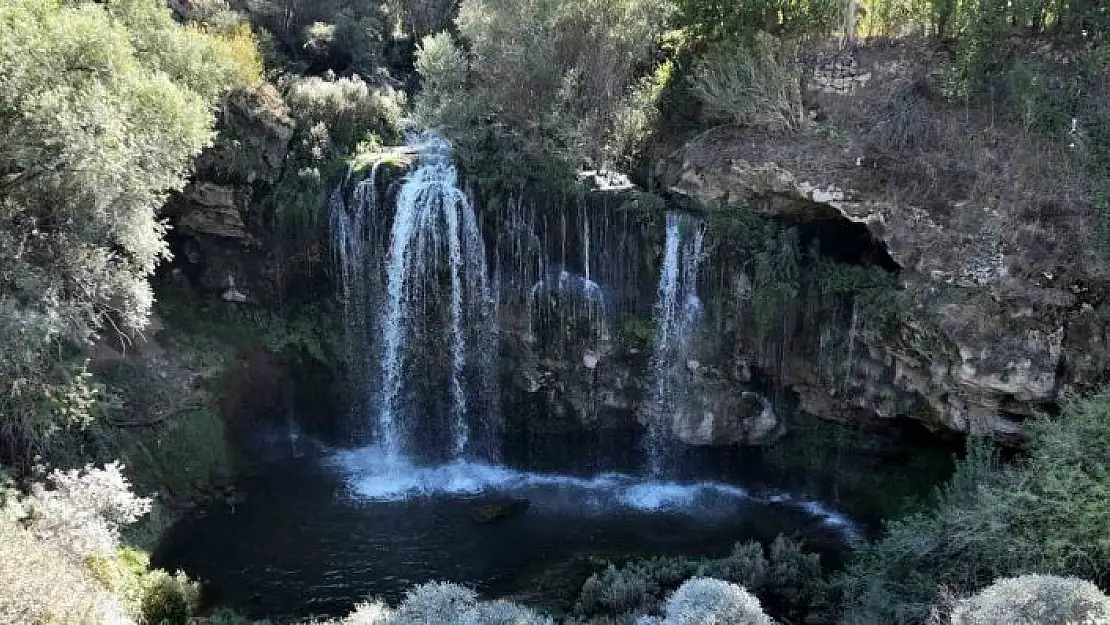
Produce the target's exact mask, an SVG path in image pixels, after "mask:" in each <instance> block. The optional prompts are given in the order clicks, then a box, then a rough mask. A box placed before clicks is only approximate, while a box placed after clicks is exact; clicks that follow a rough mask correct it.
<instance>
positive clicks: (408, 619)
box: [334, 582, 555, 625]
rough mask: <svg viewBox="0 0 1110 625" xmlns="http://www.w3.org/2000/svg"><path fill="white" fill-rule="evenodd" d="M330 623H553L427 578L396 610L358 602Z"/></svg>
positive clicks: (507, 624) (479, 624) (373, 603)
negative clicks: (353, 609)
mask: <svg viewBox="0 0 1110 625" xmlns="http://www.w3.org/2000/svg"><path fill="white" fill-rule="evenodd" d="M334 625H555V623H554V621H552V620H551V619H549V618H545V617H541V616H538V615H537V614H535V613H534V612H532V611H531V610H529V609H528V608H524V607H521V606H518V605H516V604H513V603H509V602H506V601H493V602H482V601H478V597H477V595H476V594H475V593H474V591H473V590H470V589H469V588H464V587H462V586H459V585H458V584H451V583H447V582H430V583H427V584H421V585H419V586H415V587H413V588H412V589H410V590H409V591H408V592H407V593H406V594H405V599H404V601H402V602H401V605H399V606H397V609H396V610H390V609H389V606H387V605H385V604H384V603H380V602H377V601H371V602H367V603H362V604H359V605H358V606H356V608H355V611H354V612H352V613H351V614H350V615H348V616H347V617H346V618H344V619H342V620H340V621H336V622H335V623H334Z"/></svg>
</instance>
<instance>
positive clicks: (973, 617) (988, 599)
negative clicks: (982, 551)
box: [951, 575, 1110, 625]
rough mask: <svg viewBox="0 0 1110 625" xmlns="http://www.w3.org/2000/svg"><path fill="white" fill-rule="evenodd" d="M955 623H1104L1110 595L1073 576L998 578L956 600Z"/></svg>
mask: <svg viewBox="0 0 1110 625" xmlns="http://www.w3.org/2000/svg"><path fill="white" fill-rule="evenodd" d="M951 622H952V625H1101V624H1102V623H1110V597H1107V596H1106V595H1104V594H1103V593H1102V592H1101V591H1100V590H1099V589H1098V587H1097V586H1095V585H1094V584H1092V583H1090V582H1086V581H1083V580H1081V579H1076V578H1071V577H1067V578H1065V577H1055V576H1051V575H1024V576H1022V577H1015V578H1009V579H1002V580H998V581H996V582H995V583H993V584H991V585H990V586H988V587H987V588H986V590H984V591H982V592H981V593H979V594H977V595H975V596H973V597H970V598H968V599H964V600H962V601H959V602H957V603H956V606H955V608H954V609H953V611H952V621H951Z"/></svg>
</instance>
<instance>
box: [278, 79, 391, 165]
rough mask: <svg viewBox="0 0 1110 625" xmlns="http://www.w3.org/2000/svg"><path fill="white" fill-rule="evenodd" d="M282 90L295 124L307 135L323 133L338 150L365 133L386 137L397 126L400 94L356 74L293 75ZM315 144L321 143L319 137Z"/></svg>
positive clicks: (347, 147)
mask: <svg viewBox="0 0 1110 625" xmlns="http://www.w3.org/2000/svg"><path fill="white" fill-rule="evenodd" d="M285 91H286V100H287V101H288V103H289V108H290V110H291V111H292V114H293V116H294V118H295V119H296V120H297V122H298V126H299V127H301V128H302V129H308V134H309V135H310V136H311V135H313V134H322V135H323V137H322V138H323V139H324V140H325V141H329V142H330V145H331V146H332V149H334V150H335V152H336V153H338V154H347V153H348V152H350V151H351V150H353V149H354V147H355V146H356V145H357V144H358V142H359V141H361V140H362V139H363V138H365V137H366V136H367V135H368V134H376V135H378V136H380V137H382V138H383V139H385V140H386V141H389V140H392V139H394V138H395V137H396V136H397V134H398V132H399V130H400V126H401V118H402V115H403V105H404V97H403V95H402V94H400V93H398V92H395V91H393V90H391V89H384V90H382V89H373V88H371V87H370V85H368V84H367V83H366V82H365V81H364V80H363V79H362V78H360V77H358V76H352V77H350V78H339V79H337V80H326V79H323V78H316V77H308V78H296V79H293V80H292V81H291V82H289V83H288V85H287V87H286V90H285ZM316 144H317V145H320V141H319V139H317V140H316ZM324 145H325V146H326V145H327V144H324ZM310 151H311V148H310Z"/></svg>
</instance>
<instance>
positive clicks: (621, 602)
mask: <svg viewBox="0 0 1110 625" xmlns="http://www.w3.org/2000/svg"><path fill="white" fill-rule="evenodd" d="M653 585H654V584H653V583H652V582H649V580H648V577H647V575H645V574H644V571H642V570H636V569H629V568H625V569H618V568H616V567H615V566H613V565H609V567H608V568H607V569H605V571H604V572H602V573H599V574H594V575H592V576H590V578H589V579H587V580H586V582H585V583H584V584H583V585H582V592H581V593H580V594H579V598H578V604H577V606H576V611H577V612H579V613H581V614H625V613H629V612H637V611H639V610H640V608H641V607H642V606H643V605H644V604H645V603H647V602H648V600H649V599H650V598H651V593H652V591H654V590H656V588H653Z"/></svg>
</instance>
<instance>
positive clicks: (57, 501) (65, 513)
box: [20, 463, 151, 562]
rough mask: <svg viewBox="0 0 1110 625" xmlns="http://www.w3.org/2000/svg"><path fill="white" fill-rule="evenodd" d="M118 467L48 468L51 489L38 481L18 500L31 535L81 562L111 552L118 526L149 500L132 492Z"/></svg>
mask: <svg viewBox="0 0 1110 625" xmlns="http://www.w3.org/2000/svg"><path fill="white" fill-rule="evenodd" d="M120 469H121V466H120V465H119V463H111V464H108V465H106V466H105V467H104V468H103V469H98V468H95V467H92V466H88V467H85V468H84V469H82V470H80V471H78V470H70V471H57V470H56V471H54V472H52V473H51V474H50V475H49V476H48V483H49V485H50V486H51V487H52V488H47V486H45V485H43V484H36V485H35V486H34V487H33V489H32V491H31V494H29V495H28V496H26V497H24V498H23V499H22V500H21V501H20V504H21V507H22V508H23V511H24V514H26V516H27V519H26V522H27V527H28V529H29V530H30V532H31V534H32V535H33V536H34V537H35V538H36V539H38V540H40V541H42V542H44V543H48V544H50V545H53V546H55V547H57V548H58V549H59V550H61V551H62V552H64V553H66V554H68V555H69V556H70V557H71V558H74V559H76V560H77V561H79V562H83V561H85V560H86V559H87V558H90V557H93V556H112V555H114V554H115V553H116V551H117V550H118V548H119V531H120V528H121V527H122V526H125V525H128V524H130V523H133V522H134V521H136V520H137V519H138V518H139V517H141V516H143V515H144V514H146V513H147V512H149V511H150V503H151V502H150V500H149V499H146V498H143V497H136V496H135V494H134V493H132V492H131V485H130V483H129V482H128V481H127V478H126V477H124V476H123V474H122V473H121V472H120Z"/></svg>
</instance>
